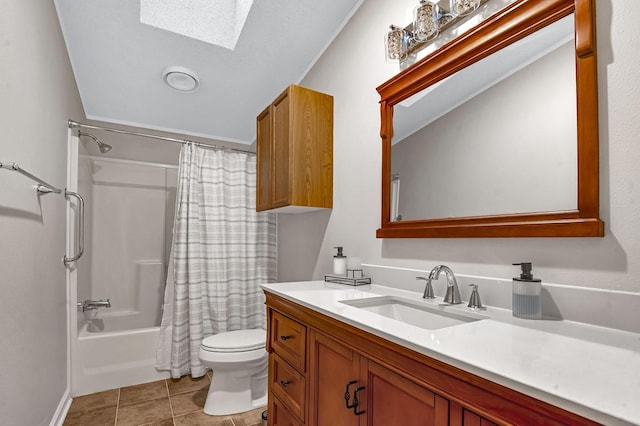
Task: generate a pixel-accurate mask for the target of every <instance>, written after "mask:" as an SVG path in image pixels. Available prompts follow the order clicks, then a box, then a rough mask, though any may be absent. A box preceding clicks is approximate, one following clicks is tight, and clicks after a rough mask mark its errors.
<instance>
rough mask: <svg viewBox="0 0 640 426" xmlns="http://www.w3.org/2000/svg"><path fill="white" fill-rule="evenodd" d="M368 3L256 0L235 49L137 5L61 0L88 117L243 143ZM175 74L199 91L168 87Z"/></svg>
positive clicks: (134, 1) (223, 0)
mask: <svg viewBox="0 0 640 426" xmlns="http://www.w3.org/2000/svg"><path fill="white" fill-rule="evenodd" d="M158 1H159V0H158ZM163 1H168V2H169V3H171V2H173V3H178V4H179V3H181V1H180V0H163ZM202 1H203V0H198V1H195V0H194V1H193V2H192V3H198V2H200V3H202ZM234 1H235V0H209V2H210V3H214V4H215V5H216V7H217V6H218V5H220V7H222V6H223V5H224V4H228V3H230V2H232V3H233V2H234ZM363 1H364V0H323V1H321V2H320V1H317V0H279V1H264V0H254V1H253V3H252V6H251V9H250V10H249V13H248V14H247V15H246V22H245V25H244V27H243V28H242V30H241V32H240V33H239V38H238V40H237V43H236V44H235V49H234V50H231V49H230V48H228V47H229V46H231V47H232V43H231V45H229V44H227V46H228V47H222V46H220V45H215V44H210V43H208V42H205V41H201V40H199V39H197V38H192V37H191V36H184V35H181V34H178V33H176V32H171V31H168V30H165V29H161V28H158V27H156V26H152V25H148V24H144V23H141V16H140V15H141V1H140V0H54V2H55V5H56V9H57V12H58V17H59V20H60V24H61V27H62V32H63V34H64V39H65V43H66V45H67V50H68V52H69V58H70V60H71V65H72V67H73V72H74V74H75V78H76V82H77V85H78V90H79V92H80V97H81V99H82V104H83V106H84V110H85V113H86V115H87V118H89V119H94V120H100V121H106V122H111V123H119V124H126V125H132V126H137V127H142V128H147V129H155V130H163V131H169V132H173V133H181V134H186V135H193V136H201V137H207V138H212V139H216V140H221V141H228V142H236V143H243V144H251V143H253V141H254V140H255V117H256V116H257V115H258V114H259V113H260V111H262V110H263V109H264V108H265V107H266V106H267V105H268V104H269V103H270V102H271V101H272V100H273V99H274V98H275V97H276V96H277V95H278V94H279V93H280V92H282V90H284V88H285V87H286V86H287V85H289V84H291V83H297V82H299V81H300V80H301V79H302V78H303V77H304V75H305V74H306V72H307V71H308V70H309V69H310V67H311V66H312V65H313V64H314V62H315V61H316V60H317V59H318V58H319V56H320V55H321V54H322V52H323V51H324V49H326V47H327V46H328V45H329V44H330V43H331V41H332V40H333V38H334V37H335V36H336V35H337V34H338V32H339V31H340V30H341V29H342V27H343V26H344V25H345V24H346V22H347V21H348V19H349V18H350V17H351V16H352V15H353V13H354V12H355V11H356V10H357V8H358V7H359V6H360V4H362V2H363ZM182 2H183V3H184V0H182ZM241 3H244V4H246V3H247V0H242V1H241ZM249 3H251V2H249ZM143 4H144V3H143ZM184 4H185V5H190V4H191V3H190V2H189V1H186V3H184ZM220 10H222V9H220ZM196 13H197V11H196ZM204 13H205V12H204V11H203V12H202V14H203V15H204ZM221 14H222V13H221ZM225 14H228V12H225ZM145 22H148V20H147V19H145ZM183 26H184V25H183ZM170 66H180V67H186V68H188V69H190V70H192V71H194V72H195V73H196V74H197V76H198V79H199V87H198V88H197V89H196V90H194V91H192V92H179V91H176V90H174V89H171V88H170V87H168V86H167V85H166V84H165V83H164V81H163V77H162V73H163V70H164V69H166V68H167V67H170Z"/></svg>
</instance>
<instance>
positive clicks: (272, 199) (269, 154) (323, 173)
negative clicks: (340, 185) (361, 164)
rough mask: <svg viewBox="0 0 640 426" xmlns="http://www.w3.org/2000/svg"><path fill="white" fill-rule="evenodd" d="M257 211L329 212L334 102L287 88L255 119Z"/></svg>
mask: <svg viewBox="0 0 640 426" xmlns="http://www.w3.org/2000/svg"><path fill="white" fill-rule="evenodd" d="M256 133H257V142H256V154H257V168H256V170H257V184H256V210H257V211H264V210H274V211H281V212H290V213H296V212H304V211H309V210H314V209H317V208H331V207H332V206H333V97H332V96H330V95H326V94H324V93H320V92H316V91H313V90H310V89H306V88H304V87H300V86H296V85H290V86H289V87H288V88H287V89H286V90H285V91H284V92H282V94H281V95H280V96H278V97H277V98H276V99H275V101H273V103H272V104H271V105H269V106H268V107H267V108H266V109H265V110H264V111H262V112H261V113H260V114H259V115H258V117H257V129H256Z"/></svg>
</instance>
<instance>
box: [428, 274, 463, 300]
mask: <svg viewBox="0 0 640 426" xmlns="http://www.w3.org/2000/svg"><path fill="white" fill-rule="evenodd" d="M442 271H444V273H445V274H446V276H447V292H446V293H445V295H444V299H443V301H444V303H448V304H450V305H457V304H459V303H462V298H461V297H460V290H458V282H457V281H456V277H455V275H453V271H452V270H451V269H450V268H449V267H448V266H445V265H438V266H436V267H435V268H433V269H432V270H431V273H430V274H429V278H428V281H427V282H428V283H431V281H432V280H437V279H438V277H439V276H440V272H442Z"/></svg>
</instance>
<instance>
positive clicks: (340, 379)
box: [267, 293, 597, 426]
mask: <svg viewBox="0 0 640 426" xmlns="http://www.w3.org/2000/svg"><path fill="white" fill-rule="evenodd" d="M267 309H268V311H267V313H268V321H269V326H268V335H267V350H268V351H269V422H270V423H269V424H270V425H273V426H282V425H287V426H291V425H309V426H326V425H340V426H395V425H402V426H412V425H455V426H462V425H466V426H469V425H470V426H473V425H477V426H494V425H507V424H511V425H513V424H517V425H525V424H545V425H555V424H565V425H566V424H571V425H595V424H597V423H595V422H592V421H590V420H588V419H585V418H583V417H581V416H578V415H576V414H574V413H571V412H568V411H566V410H564V409H561V408H559V407H555V406H553V405H550V404H547V403H545V402H543V401H540V400H537V399H535V398H532V397H530V396H528V395H525V394H522V393H520V392H517V391H514V390H512V389H509V388H506V387H504V386H501V385H498V384H496V383H493V382H491V381H489V380H486V379H483V378H481V377H478V376H476V375H473V374H471V373H468V372H466V371H464V370H460V369H458V368H455V367H452V366H450V365H448V364H446V363H443V362H441V361H438V360H436V359H433V358H430V357H427V356H426V355H422V354H420V353H417V352H415V351H412V350H410V349H407V348H405V347H403V346H401V345H398V344H396V343H393V342H390V341H388V340H386V339H382V338H380V337H377V336H375V335H372V334H370V333H367V332H365V331H363V330H360V329H358V328H356V327H353V326H350V325H348V324H345V323H343V322H341V321H338V320H336V319H334V318H331V317H327V316H325V315H322V314H320V313H317V312H315V311H313V310H311V309H308V308H306V307H303V306H300V305H297V304H295V303H292V302H289V301H287V300H286V299H283V298H281V297H279V296H276V295H274V294H271V293H267ZM283 366H284V367H283ZM347 393H348V395H346V394H347ZM354 397H355V399H357V406H355V407H353V405H354V403H355V399H354ZM347 405H350V406H351V407H347Z"/></svg>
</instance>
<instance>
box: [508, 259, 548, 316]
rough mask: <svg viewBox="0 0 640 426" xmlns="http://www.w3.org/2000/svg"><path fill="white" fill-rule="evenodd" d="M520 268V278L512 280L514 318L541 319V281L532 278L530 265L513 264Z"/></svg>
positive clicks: (526, 263) (527, 263) (522, 263)
mask: <svg viewBox="0 0 640 426" xmlns="http://www.w3.org/2000/svg"><path fill="white" fill-rule="evenodd" d="M513 265H514V266H516V265H519V266H520V268H521V273H520V277H519V278H518V277H514V278H513V297H512V307H511V310H512V312H513V316H514V317H518V318H524V319H542V302H541V300H542V296H541V294H542V280H540V279H538V278H533V274H532V273H531V263H530V262H521V263H514V264H513Z"/></svg>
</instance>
